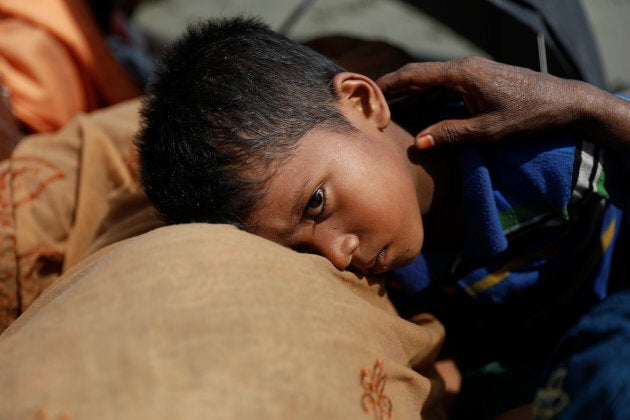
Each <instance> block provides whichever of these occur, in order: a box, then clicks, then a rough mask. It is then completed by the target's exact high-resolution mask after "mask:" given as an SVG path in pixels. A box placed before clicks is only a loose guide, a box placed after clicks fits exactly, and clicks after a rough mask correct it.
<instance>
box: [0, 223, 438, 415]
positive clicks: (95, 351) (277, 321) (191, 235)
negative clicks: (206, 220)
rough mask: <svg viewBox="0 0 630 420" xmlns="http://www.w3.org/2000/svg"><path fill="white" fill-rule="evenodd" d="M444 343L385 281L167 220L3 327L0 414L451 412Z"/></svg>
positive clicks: (87, 263) (223, 229)
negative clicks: (446, 401)
mask: <svg viewBox="0 0 630 420" xmlns="http://www.w3.org/2000/svg"><path fill="white" fill-rule="evenodd" d="M443 338H444V330H443V328H442V326H441V325H440V324H439V323H438V322H437V321H436V320H435V318H433V317H431V316H429V315H425V316H422V317H418V318H416V323H411V322H407V321H405V320H403V319H402V318H400V317H399V316H398V315H397V313H396V312H395V311H394V310H393V307H392V305H391V303H390V302H389V300H388V298H387V294H386V293H385V290H384V286H383V283H382V281H381V280H380V279H371V280H368V279H366V278H362V277H357V276H356V275H354V274H352V273H349V272H342V271H339V270H337V269H335V267H334V266H333V265H332V264H331V263H330V262H329V261H328V260H326V259H325V258H323V257H319V256H315V255H308V254H301V253H297V252H295V251H292V250H290V249H287V248H284V247H282V246H280V245H277V244H275V243H273V242H270V241H267V240H265V239H262V238H260V237H257V236H254V235H251V234H248V233H245V232H242V231H240V230H238V229H236V228H234V227H232V226H226V225H209V224H198V225H197V224H190V225H178V226H168V227H162V228H158V229H155V230H153V231H152V232H149V233H146V234H143V235H140V236H137V237H135V238H132V239H128V240H126V241H123V242H118V243H116V244H114V245H112V246H110V247H108V248H106V249H104V250H101V251H100V252H98V253H96V254H93V255H92V256H90V257H87V258H86V259H85V260H83V261H82V262H81V263H80V264H78V265H77V266H75V267H74V268H73V269H71V270H70V271H69V272H67V273H66V274H65V275H64V276H63V277H62V278H60V279H59V280H58V281H57V282H56V283H55V284H53V285H52V286H50V287H49V288H48V289H47V290H46V291H45V292H44V293H43V294H42V296H41V297H40V298H39V299H38V300H37V301H36V302H35V303H34V304H33V305H32V306H31V307H30V308H29V309H28V310H27V311H26V312H25V313H24V314H23V315H22V316H21V317H20V318H19V319H18V320H17V321H15V322H14V323H13V324H12V325H11V326H10V327H9V328H8V329H7V330H6V331H5V332H4V333H3V334H2V335H1V336H0V395H2V398H0V417H2V418H8V419H13V418H16V419H17V418H26V419H31V418H60V417H64V418H66V417H67V418H127V419H173V418H187V419H206V418H213V419H251V418H254V419H289V418H296V419H320V418H326V419H344V420H345V419H373V418H377V419H387V418H395V419H414V418H415V419H418V418H436V417H437V418H443V416H442V417H440V414H443V413H442V412H441V407H440V401H441V396H442V392H443V384H442V383H441V381H440V380H439V379H438V377H437V376H436V373H435V370H434V368H433V362H434V360H435V357H436V355H437V353H438V352H439V349H440V345H441V343H442V340H443ZM38 416H39V417H38Z"/></svg>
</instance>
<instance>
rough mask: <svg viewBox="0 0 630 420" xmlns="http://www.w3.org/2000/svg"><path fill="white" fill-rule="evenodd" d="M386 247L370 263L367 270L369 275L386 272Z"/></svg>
mask: <svg viewBox="0 0 630 420" xmlns="http://www.w3.org/2000/svg"><path fill="white" fill-rule="evenodd" d="M386 250H387V247H385V248H383V249H381V251H380V252H379V253H378V254H377V255H376V256H375V257H374V258H372V260H371V261H370V266H369V268H368V270H367V272H368V273H369V274H382V273H384V272H385V271H387V266H386V265H385V256H386Z"/></svg>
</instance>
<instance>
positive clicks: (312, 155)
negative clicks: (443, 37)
mask: <svg viewBox="0 0 630 420" xmlns="http://www.w3.org/2000/svg"><path fill="white" fill-rule="evenodd" d="M142 117H143V127H142V130H141V133H140V135H139V138H138V142H137V144H138V147H139V151H140V159H141V168H142V180H143V182H144V186H145V190H146V192H147V194H148V196H149V198H150V199H151V200H152V202H153V203H154V205H155V207H156V208H157V210H158V211H159V212H160V214H161V215H162V217H163V218H164V219H165V220H166V222H167V223H188V222H207V223H229V224H233V225H236V226H238V227H239V228H241V229H245V230H248V231H251V232H254V233H256V234H259V235H261V236H263V237H267V238H269V239H272V240H274V241H276V242H279V243H281V244H283V245H286V246H289V247H292V248H304V249H307V250H311V251H314V252H316V253H318V254H321V255H324V256H326V257H327V258H328V259H329V260H331V261H332V262H333V263H334V264H335V265H336V266H337V267H339V268H346V267H348V266H349V265H350V264H352V266H353V267H355V268H357V269H358V270H360V271H362V272H370V271H378V272H380V271H384V270H385V269H387V268H391V267H394V266H398V265H401V264H403V263H406V262H409V261H410V259H411V258H413V257H414V256H415V255H416V254H417V253H418V252H419V250H420V246H421V244H422V239H423V238H422V234H423V232H422V222H421V218H420V213H419V208H418V200H417V197H416V187H417V185H416V181H415V180H414V179H413V176H412V175H411V173H412V170H411V169H410V165H411V164H410V163H409V160H408V159H407V155H406V149H405V148H401V147H397V142H396V141H395V140H394V139H392V138H390V136H389V135H386V134H385V132H386V128H387V127H388V125H389V122H390V120H389V117H390V116H389V108H388V107H387V103H386V102H385V100H384V98H383V96H382V93H381V92H380V90H379V89H378V87H376V85H375V84H374V82H373V81H371V80H370V79H368V78H366V77H365V76H362V75H359V74H355V73H347V72H344V70H343V69H342V68H340V67H338V66H337V65H336V64H335V63H333V62H332V61H330V60H329V59H327V58H325V57H323V56H321V55H320V54H318V53H316V52H314V51H312V50H310V49H308V48H306V47H304V46H301V45H299V44H297V43H295V42H293V41H290V40H288V39H286V38H285V37H283V36H281V35H279V34H277V33H275V32H273V31H271V30H269V29H268V28H267V27H266V26H264V25H262V24H260V23H258V22H257V21H255V20H248V19H242V18H236V19H231V20H221V21H210V22H206V23H203V24H200V25H198V26H196V27H192V28H190V29H189V31H188V33H187V34H186V35H185V36H184V37H183V38H182V39H181V40H179V41H178V42H177V43H175V45H174V46H173V47H172V48H171V49H170V52H169V53H168V54H167V55H166V56H165V58H164V59H163V61H162V63H161V64H160V66H159V68H158V70H157V73H156V75H155V77H154V80H153V83H152V84H151V85H150V87H149V90H148V95H147V98H146V99H145V102H144V107H143V110H142ZM333 209H334V214H333V213H332V211H333ZM309 232H310V233H309ZM403 237H404V238H403ZM401 238H402V239H401Z"/></svg>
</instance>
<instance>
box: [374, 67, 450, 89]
mask: <svg viewBox="0 0 630 420" xmlns="http://www.w3.org/2000/svg"><path fill="white" fill-rule="evenodd" d="M444 69H445V63H439V62H427V63H410V64H406V65H404V66H403V67H401V68H400V69H398V70H396V71H394V72H392V73H388V74H386V75H384V76H381V77H380V78H379V79H377V80H376V84H377V85H378V86H379V87H380V88H381V90H382V91H383V92H384V93H385V94H392V93H398V92H407V91H409V90H410V89H412V88H413V89H414V90H415V91H418V90H422V89H424V88H428V87H434V86H439V85H441V84H443V83H444V79H443V75H444Z"/></svg>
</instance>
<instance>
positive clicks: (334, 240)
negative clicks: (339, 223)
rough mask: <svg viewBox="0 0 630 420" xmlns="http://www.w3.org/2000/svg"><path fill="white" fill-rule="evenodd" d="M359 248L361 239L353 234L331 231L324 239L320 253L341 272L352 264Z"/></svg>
mask: <svg viewBox="0 0 630 420" xmlns="http://www.w3.org/2000/svg"><path fill="white" fill-rule="evenodd" d="M358 247H359V238H358V237H357V236H356V235H354V234H352V233H340V232H338V231H337V230H336V229H330V231H329V232H328V235H325V236H324V237H323V238H322V243H321V246H320V247H319V251H320V252H321V254H322V255H323V256H324V257H326V258H327V259H328V260H329V261H330V262H332V263H333V265H334V266H335V267H337V268H338V269H339V270H345V269H346V268H348V267H349V266H350V263H351V262H352V255H353V254H354V252H355V251H356V249H357V248H358Z"/></svg>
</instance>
